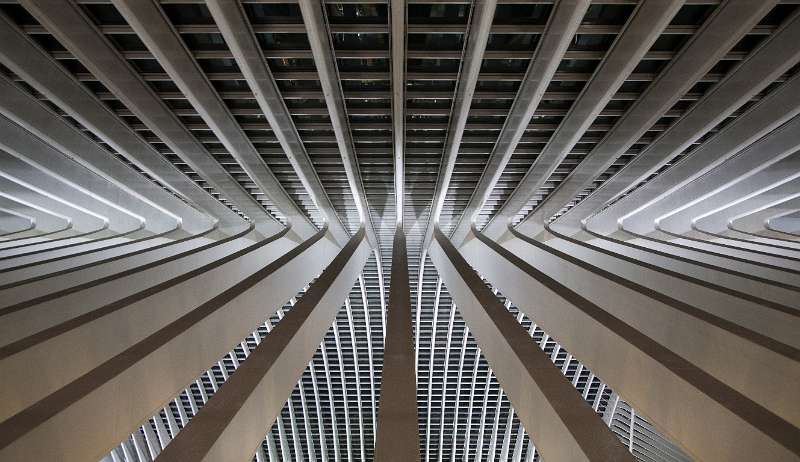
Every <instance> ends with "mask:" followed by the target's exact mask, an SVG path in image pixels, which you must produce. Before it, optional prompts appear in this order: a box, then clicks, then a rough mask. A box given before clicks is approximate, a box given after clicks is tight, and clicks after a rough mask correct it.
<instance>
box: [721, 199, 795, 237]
mask: <svg viewBox="0 0 800 462" xmlns="http://www.w3.org/2000/svg"><path fill="white" fill-rule="evenodd" d="M798 211H800V199H798V198H797V197H795V196H794V195H791V196H789V198H787V199H786V200H783V201H780V202H778V203H774V204H770V205H769V206H767V207H764V208H758V209H755V210H752V211H750V212H748V213H747V214H742V215H738V216H736V217H734V218H732V219H731V221H730V222H729V223H728V228H729V229H730V230H731V231H733V232H737V233H742V234H746V235H750V236H754V237H752V238H755V239H756V240H759V239H760V238H759V236H764V238H766V239H769V241H770V242H773V241H777V242H781V243H782V244H784V245H788V244H792V247H793V248H796V246H795V245H794V244H795V243H796V242H797V241H798V239H797V236H795V235H792V234H790V233H788V232H787V231H786V230H783V231H781V230H780V229H779V228H780V227H776V226H775V225H776V222H777V221H779V220H780V219H781V218H783V217H787V218H788V216H790V215H792V214H795V213H797V212H798ZM752 238H751V239H752Z"/></svg>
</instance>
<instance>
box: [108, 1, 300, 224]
mask: <svg viewBox="0 0 800 462" xmlns="http://www.w3.org/2000/svg"><path fill="white" fill-rule="evenodd" d="M113 4H114V6H115V7H116V8H117V9H118V10H119V12H120V14H122V16H123V17H124V18H125V20H126V21H127V22H128V23H129V24H130V25H131V27H133V29H134V31H135V32H136V34H137V35H138V36H139V38H140V39H141V40H142V41H143V42H144V43H145V45H147V48H148V49H149V50H150V51H151V52H152V53H153V55H154V56H155V57H156V59H157V60H158V62H159V64H161V66H162V67H163V68H164V70H165V71H166V72H167V74H169V75H170V77H171V78H172V80H173V81H174V82H175V84H176V85H177V86H178V88H179V89H180V90H181V92H182V93H183V94H184V95H185V96H186V98H187V99H188V100H189V102H190V103H191V104H192V106H193V107H194V108H195V109H196V110H197V111H198V113H199V114H200V116H201V117H202V118H203V120H204V121H205V122H206V124H208V126H209V128H210V129H211V130H212V131H213V132H214V134H215V135H216V136H217V138H219V140H220V142H221V143H222V144H223V145H224V146H225V149H226V150H227V151H228V152H229V153H230V154H231V155H232V156H233V157H234V159H236V161H237V162H238V163H239V165H241V167H242V168H243V169H244V171H245V172H246V173H247V175H248V176H249V177H250V179H252V180H253V181H254V182H255V184H257V185H258V187H259V189H260V190H261V192H262V193H264V194H265V195H266V196H267V198H268V199H269V200H270V201H271V202H272V203H273V204H274V205H275V207H277V209H278V210H279V211H280V212H281V213H282V214H283V215H284V216H286V218H287V220H289V222H290V223H291V224H292V232H295V233H298V235H299V236H301V237H304V238H306V237H308V236H310V235H312V234H313V233H314V232H315V231H316V228H315V227H314V225H313V224H312V223H311V222H310V221H309V219H308V217H307V216H306V215H305V213H304V212H303V211H302V210H300V208H299V207H298V205H297V204H296V203H295V202H294V201H293V200H292V198H291V197H289V195H288V194H287V193H286V191H285V190H284V189H283V187H282V186H281V185H280V183H278V180H277V179H276V178H275V176H274V175H273V174H272V172H271V171H270V170H269V168H268V167H267V165H266V164H265V163H264V159H262V158H261V156H260V155H259V153H258V152H257V151H256V149H255V147H253V144H252V142H251V141H250V139H249V138H247V136H246V135H245V134H244V131H243V130H242V128H241V127H240V126H239V124H238V122H237V121H236V119H234V117H233V115H231V112H230V110H228V108H227V107H226V106H225V104H224V103H223V101H222V99H221V98H220V97H219V95H218V94H217V92H216V91H215V90H214V88H213V87H212V86H211V82H209V81H208V79H206V78H198V76H201V75H204V74H203V73H202V71H201V70H200V68H199V66H198V64H197V62H196V61H195V59H194V58H193V57H192V56H191V55H190V54H189V52H188V51H187V50H186V46H185V45H184V44H183V41H182V40H181V38H180V37H179V36H178V33H177V32H176V31H175V29H174V28H173V27H172V25H171V24H170V23H169V21H168V20H167V18H166V17H165V16H164V12H163V11H162V10H161V7H160V6H159V5H158V4H157V3H156V2H153V1H140V0H114V1H113Z"/></svg>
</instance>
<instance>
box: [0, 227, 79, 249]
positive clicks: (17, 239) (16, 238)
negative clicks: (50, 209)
mask: <svg viewBox="0 0 800 462" xmlns="http://www.w3.org/2000/svg"><path fill="white" fill-rule="evenodd" d="M31 229H33V227H31V228H28V229H27V230H25V231H30V230H31ZM68 229H72V225H70V226H68V227H66V228H63V229H57V230H55V231H50V232H47V233H41V234H37V235H35V236H24V237H15V238H13V239H5V240H2V241H0V244H6V243H9V242H17V241H24V240H26V239H35V238H37V237H45V236H51V235H53V234H58V233H61V232H64V231H66V230H68ZM25 231H17V232H16V233H9V234H4V235H3V236H10V235H11V234H17V233H24V232H25ZM69 237H74V236H69ZM69 237H60V238H58V239H53V240H51V241H49V242H55V241H60V240H62V239H69ZM25 245H32V244H25ZM17 247H22V246H21V245H15V246H11V247H4V248H2V249H0V251H2V250H6V249H15V248H17Z"/></svg>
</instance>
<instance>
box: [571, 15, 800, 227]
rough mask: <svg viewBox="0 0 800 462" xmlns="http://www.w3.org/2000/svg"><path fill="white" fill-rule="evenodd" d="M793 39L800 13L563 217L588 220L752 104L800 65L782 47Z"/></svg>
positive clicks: (799, 34)
mask: <svg viewBox="0 0 800 462" xmlns="http://www.w3.org/2000/svg"><path fill="white" fill-rule="evenodd" d="M795 40H800V14H797V15H793V16H791V17H790V18H788V19H786V20H785V21H784V23H783V24H782V25H781V27H780V28H779V29H778V30H777V31H776V32H775V34H774V35H772V36H770V37H769V39H767V40H765V41H764V43H762V44H761V46H760V47H758V48H757V49H755V50H753V51H752V52H751V53H750V54H749V55H748V56H747V58H746V59H745V60H744V61H742V62H741V63H740V64H739V66H737V67H736V68H735V69H733V70H732V71H731V72H729V73H728V74H727V75H726V76H725V78H724V79H723V80H722V81H720V83H718V84H717V85H716V86H714V87H713V88H712V89H711V90H709V91H708V93H707V94H706V95H704V96H703V98H702V99H701V100H700V101H699V102H698V103H697V104H695V105H694V106H692V108H691V109H690V110H689V111H688V112H687V113H686V114H685V115H684V116H683V117H681V118H680V119H679V120H678V121H677V122H676V123H675V124H674V125H673V126H671V127H670V128H669V129H668V130H667V131H666V132H665V133H664V135H662V136H661V137H659V139H658V140H657V141H656V142H654V143H652V144H650V145H649V146H648V147H647V149H645V150H644V151H643V152H642V153H640V154H639V155H637V156H636V158H635V159H634V160H632V161H631V162H630V163H629V164H628V165H626V166H625V167H624V168H623V169H622V170H621V171H620V172H619V173H618V174H617V175H615V176H614V177H612V178H611V179H610V180H609V181H607V182H605V183H604V184H603V185H601V186H600V187H599V188H598V190H597V191H595V192H594V193H592V194H591V195H590V196H589V197H588V198H587V199H586V200H584V201H582V202H581V203H579V204H578V205H577V206H576V207H574V208H573V210H570V211H569V212H567V213H566V214H565V215H564V216H563V217H562V219H564V220H569V221H572V222H576V221H579V220H583V219H585V218H586V217H588V216H590V215H591V214H592V213H594V212H595V211H596V210H598V209H599V208H600V207H602V206H603V205H605V204H606V203H608V202H609V201H610V200H612V199H614V198H615V197H618V196H619V195H620V194H622V193H624V192H625V191H626V190H627V189H629V188H631V187H633V186H635V185H637V184H639V183H640V182H641V181H643V180H645V179H647V178H648V177H649V176H650V175H651V174H653V173H655V172H656V171H658V169H659V168H661V167H663V166H664V165H665V164H666V163H667V162H668V161H669V160H670V159H672V158H673V157H674V156H676V155H678V154H680V153H681V152H683V151H684V150H685V149H686V148H688V147H689V146H690V145H691V143H693V142H694V141H696V140H698V139H699V138H700V137H701V136H703V135H704V134H706V133H708V132H709V131H710V130H711V129H713V128H714V127H715V126H717V125H718V124H719V123H721V122H722V121H723V120H725V118H726V117H728V116H730V115H731V114H732V113H733V112H734V111H735V110H737V109H738V108H739V107H741V106H742V105H743V104H745V103H746V102H748V101H750V100H751V98H753V97H754V96H756V95H757V94H758V92H760V91H762V90H764V89H765V88H766V87H767V86H768V85H769V84H771V83H773V82H775V81H776V80H777V79H778V78H779V77H780V76H781V75H783V74H784V73H785V72H786V71H788V70H789V69H790V68H791V67H792V66H793V65H795V64H797V62H798V61H800V50H795V49H794V48H793V47H787V46H786V43H793V42H794V41H795Z"/></svg>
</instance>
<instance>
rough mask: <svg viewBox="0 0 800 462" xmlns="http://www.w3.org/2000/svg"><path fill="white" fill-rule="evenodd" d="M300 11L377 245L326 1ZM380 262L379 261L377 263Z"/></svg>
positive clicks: (302, 3)
mask: <svg viewBox="0 0 800 462" xmlns="http://www.w3.org/2000/svg"><path fill="white" fill-rule="evenodd" d="M298 5H299V7H300V13H301V14H302V15H303V22H304V24H305V27H306V34H307V35H308V41H309V43H310V44H311V53H312V55H313V56H314V64H315V66H316V68H317V74H319V81H320V85H321V86H322V92H323V94H324V96H325V104H326V106H327V107H328V113H329V115H330V119H331V125H332V126H333V132H334V135H335V136H336V144H337V145H338V147H339V154H341V156H342V164H343V165H344V170H345V174H346V175H347V182H348V183H349V185H350V192H351V194H352V195H353V201H354V202H355V205H356V209H357V210H358V219H359V222H360V223H361V224H362V225H363V226H364V227H365V229H366V233H367V240H368V241H369V243H370V245H371V246H372V247H373V248H377V247H378V238H377V235H376V234H375V228H374V226H373V223H372V217H371V214H370V212H369V203H368V202H367V194H366V192H365V190H364V184H363V182H362V181H361V170H360V169H359V167H358V157H357V156H356V150H355V143H354V142H353V133H352V132H351V131H350V122H349V119H348V116H347V107H346V106H345V103H344V92H343V91H342V84H341V81H340V80H339V70H338V67H337V65H336V57H335V55H334V49H333V44H332V43H331V33H330V31H329V30H328V24H327V19H326V18H327V17H326V13H325V8H326V7H325V5H324V4H322V3H320V2H316V1H314V0H298ZM378 264H380V262H379V263H378Z"/></svg>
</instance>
